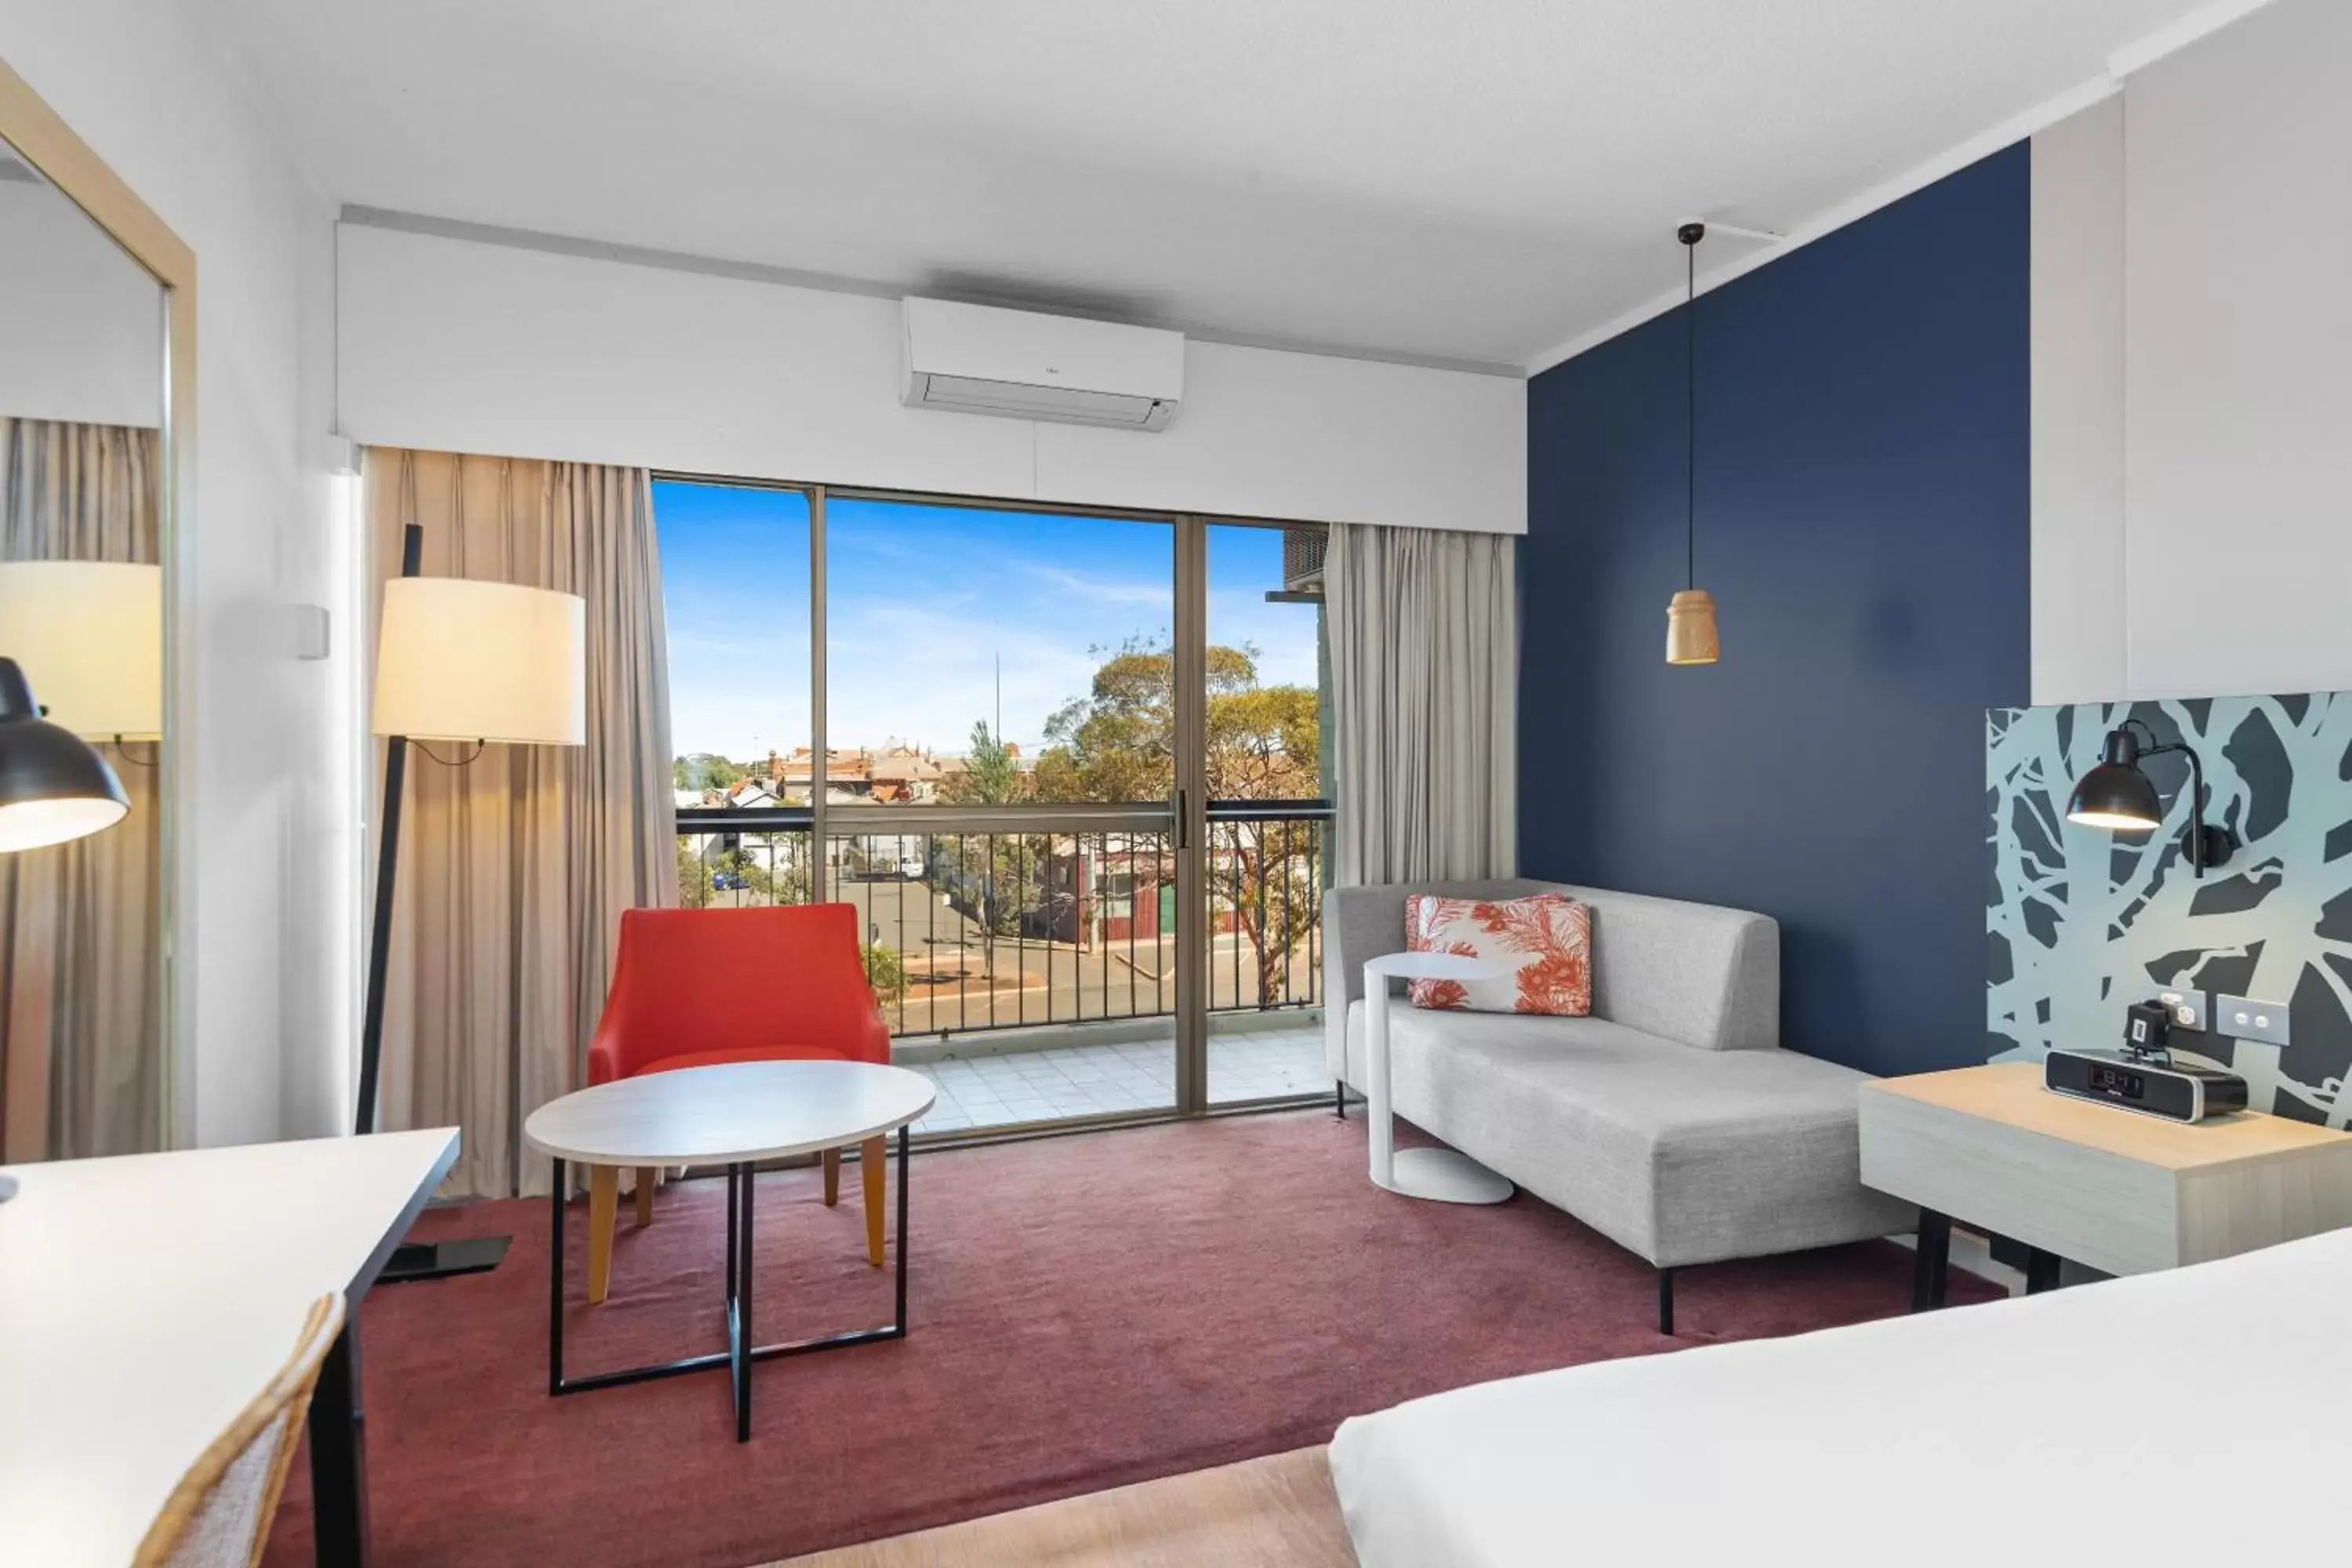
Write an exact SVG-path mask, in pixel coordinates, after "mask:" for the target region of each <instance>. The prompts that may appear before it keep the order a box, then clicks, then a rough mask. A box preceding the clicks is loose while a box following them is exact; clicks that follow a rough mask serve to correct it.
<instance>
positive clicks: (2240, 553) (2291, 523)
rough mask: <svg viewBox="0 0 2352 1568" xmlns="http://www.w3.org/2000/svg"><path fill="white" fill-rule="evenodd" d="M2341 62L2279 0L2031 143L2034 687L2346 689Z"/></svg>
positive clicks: (2350, 496)
mask: <svg viewBox="0 0 2352 1568" xmlns="http://www.w3.org/2000/svg"><path fill="white" fill-rule="evenodd" d="M2347 74H2352V6H2347V5H2343V4H2342V3H2341V0H2279V3H2278V4H2275V5H2271V6H2269V7H2267V8H2266V9H2263V10H2262V11H2259V12H2256V13H2255V14H2254V15H2252V16H2249V17H2247V18H2245V19H2243V20H2242V21H2239V22H2236V23H2234V24H2232V25H2231V26H2228V27H2226V28H2224V29H2222V30H2221V31H2220V32H2218V33H2215V34H2213V35H2212V36H2210V37H2207V38H2204V39H2202V40H2200V42H2198V43H2197V44H2195V45H2192V46H2191V47H2188V48H2186V49H2183V50H2182V51H2180V52H2179V53H2178V54H2175V55H2172V56H2169V57H2168V58H2164V59H2162V60H2160V61H2158V63H2156V64H2155V65H2152V66H2150V67H2148V68H2147V69H2145V70H2142V71H2140V72H2138V73H2137V74H2135V75H2134V76H2133V77H2131V79H2129V81H2128V83H2127V84H2126V88H2125V90H2124V94H2123V100H2122V102H2121V103H2120V105H2118V106H2116V107H2115V108H2114V109H2113V110H2109V111H2108V112H2110V113H2111V114H2112V115H2113V119H2114V123H2113V127H2112V129H2110V128H2107V127H2103V126H2101V125H2100V124H2098V123H2096V122H2095V121H2087V120H2086V117H2078V119H2077V120H2076V121H2068V122H2065V123H2063V124H2062V125H2060V126H2057V127H2053V129H2052V130H2051V131H2050V132H2044V133H2043V134H2042V135H2041V136H2037V137H2036V138H2035V148H2034V178H2035V184H2036V190H2035V196H2034V217H2035V222H2036V225H2037V233H2036V237H2035V246H2034V301H2033V303H2034V326H2033V334H2034V359H2035V370H2036V376H2035V388H2034V390H2035V406H2034V428H2033V437H2034V455H2035V512H2034V533H2035V548H2034V567H2035V574H2034V582H2033V595H2034V602H2035V616H2034V632H2035V637H2036V646H2035V648H2034V700H2035V701H2037V702H2045V701H2063V700H2082V699H2085V698H2092V697H2115V696H2124V695H2127V696H2135V697H2171V696H2200V695H2219V694H2226V693H2258V692H2270V691H2305V690H2334V689H2345V688H2352V634H2347V632H2346V631H2345V630H2344V628H2343V620H2342V616H2343V611H2342V605H2343V603H2344V597H2345V587H2346V584H2347V583H2352V293H2347V291H2346V290H2345V289H2342V288H2340V287H2337V286H2336V274H2337V273H2339V272H2340V271H2341V270H2342V258H2343V257H2345V256H2346V255H2347V254H2352V202H2347V201H2346V200H2345V199H2344V193H2345V181H2346V170H2347V166H2352V93H2348V92H2347V91H2346V89H2345V88H2346V81H2347ZM2095 112H2098V111H2095ZM2045 152H2047V153H2048V154H2049V155H2048V156H2047V157H2045ZM2069 214H2071V215H2072V216H2071V218H2065V216H2064V215H2069ZM2045 217H2055V218H2061V219H2063V220H2064V221H2071V222H2074V223H2075V224H2076V225H2078V226H2079V227H2080V229H2081V230H2083V231H2085V232H2077V233H2076V234H2075V235H2074V237H2073V239H2072V240H2071V241H2068V242H2064V243H2060V242H2056V241H2053V238H2052V237H2050V236H2047V235H2044V234H2043V233H2042V232H2040V226H2041V225H2042V223H2043V222H2044V221H2045ZM2097 226H2105V238H2102V237H2099V236H2097V235H2096V234H2095V233H2091V232H2087V231H2089V230H2093V229H2095V228H2096V227H2097ZM2112 299H2120V300H2122V302H2123V303H2122V308H2121V312H2120V321H2121V329H2120V342H2119V343H2116V344H2114V345H2112V346H2110V345H2109V344H2107V343H2106V342H2103V341H2102V339H2103V335H2104V334H2106V333H2108V332H2110V331H2113V330H2114V329H2113V327H2112V325H2111V323H2110V322H2109V321H2108V320H2107V315H2108V312H2109V310H2111V307H2110V306H2108V305H2107V304H2106V303H2105V301H2107V300H2112ZM2085 311H2087V313H2084V312H2085ZM2117 429H2120V432H2121V438H2120V441H2117V440H2116V437H2115V431H2116V430H2117ZM2069 615H2074V616H2077V617H2078V618H2079V622H2080V624H2079V626H2075V627H2074V628H2073V629H2072V630H2070V631H2068V632H2066V633H2064V634H2063V635H2053V636H2052V637H2051V640H2050V641H2049V643H2048V644H2047V645H2046V646H2045V645H2044V643H2043V641H2042V638H2043V637H2044V635H2045V627H2046V626H2054V623H2055V620H2056V619H2057V618H2060V617H2065V616H2069Z"/></svg>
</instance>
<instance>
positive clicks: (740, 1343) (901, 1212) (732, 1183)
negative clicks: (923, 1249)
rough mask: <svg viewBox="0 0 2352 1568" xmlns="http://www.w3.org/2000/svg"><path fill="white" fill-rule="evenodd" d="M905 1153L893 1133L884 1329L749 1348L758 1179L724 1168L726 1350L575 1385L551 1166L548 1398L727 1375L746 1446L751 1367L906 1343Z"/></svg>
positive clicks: (745, 1169) (903, 1130)
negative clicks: (567, 1364) (893, 1261)
mask: <svg viewBox="0 0 2352 1568" xmlns="http://www.w3.org/2000/svg"><path fill="white" fill-rule="evenodd" d="M912 1151H913V1135H912V1133H911V1131H909V1130H908V1128H907V1127H905V1126H903V1125H902V1126H901V1127H899V1129H898V1274H897V1278H896V1279H895V1280H894V1281H893V1284H894V1295H895V1301H894V1310H893V1314H892V1318H891V1321H889V1322H888V1323H887V1324H885V1325H882V1326H880V1327H877V1328H870V1329H852V1330H850V1331H847V1332H845V1333H834V1334H820V1335H818V1336H816V1337H815V1338H813V1339H804V1340H793V1341H791V1342H785V1343H779V1344H770V1345H763V1344H760V1343H758V1342H756V1341H755V1339H754V1336H753V1333H752V1326H751V1300H752V1289H751V1276H752V1273H753V1267H752V1266H753V1247H752V1245H751V1241H752V1236H753V1224H752V1207H753V1205H752V1194H753V1192H754V1190H755V1182H756V1179H757V1176H758V1172H757V1170H756V1169H755V1168H754V1167H753V1166H751V1164H750V1163H736V1164H730V1166H728V1168H727V1279H726V1285H727V1348H726V1349H725V1350H720V1351H710V1352H705V1353H703V1354H700V1355H690V1356H682V1357H680V1358H678V1359H677V1360H676V1361H667V1362H658V1363H654V1364H652V1365H648V1366H631V1367H621V1368H616V1369H615V1370H614V1371H611V1372H593V1373H587V1374H585V1375H583V1376H578V1377H573V1376H569V1375H567V1374H566V1373H564V1370H563V1229H564V1225H563V1222H564V1203H563V1195H564V1194H563V1172H564V1166H563V1162H562V1161H560V1160H559V1161H557V1162H556V1165H555V1180H556V1193H555V1197H554V1199H553V1209H554V1219H553V1225H554V1237H553V1243H552V1246H551V1248H550V1252H551V1257H550V1260H549V1262H550V1269H551V1279H549V1282H548V1393H549V1394H584V1393H586V1392H587V1391H588V1390H590V1389H592V1388H617V1387H619V1386H621V1385H622V1384H630V1383H649V1382H652V1381H653V1380H654V1379H656V1378H662V1377H677V1376H678V1375H680V1374H682V1373H689V1372H717V1371H720V1370H722V1369H723V1370H724V1371H725V1372H726V1373H728V1381H729V1385H730V1392H731V1394H733V1397H734V1405H735V1440H736V1441H737V1442H739V1443H740V1442H748V1441H749V1440H750V1438H751V1367H752V1364H753V1363H757V1362H763V1361H769V1360H772V1359H773V1358H775V1357H777V1356H791V1355H805V1354H808V1353H809V1352H814V1351H830V1350H841V1349H845V1348H846V1347H847V1346H850V1345H865V1344H872V1343H874V1342H877V1341H878V1340H898V1339H904V1338H906V1337H907V1214H908V1198H907V1194H908V1181H907V1173H908V1163H909V1160H910V1157H911V1154H912Z"/></svg>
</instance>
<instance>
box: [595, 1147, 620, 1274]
mask: <svg viewBox="0 0 2352 1568" xmlns="http://www.w3.org/2000/svg"><path fill="white" fill-rule="evenodd" d="M620 1206H621V1167H620V1166H618V1165H591V1166H589V1167H588V1300H591V1301H601V1300H604V1292H605V1291H606V1290H607V1289H610V1287H611V1286H612V1283H613V1225H614V1221H615V1220H616V1219H618V1217H619V1215H618V1212H617V1211H618V1210H619V1208H620Z"/></svg>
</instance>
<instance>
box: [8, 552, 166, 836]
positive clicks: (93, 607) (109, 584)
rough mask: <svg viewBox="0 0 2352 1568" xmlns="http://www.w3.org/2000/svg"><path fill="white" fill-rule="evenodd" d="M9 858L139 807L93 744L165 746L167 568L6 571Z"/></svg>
mask: <svg viewBox="0 0 2352 1568" xmlns="http://www.w3.org/2000/svg"><path fill="white" fill-rule="evenodd" d="M0 638H5V645H6V657H5V658H0V667H5V670H0V853H7V852H11V851H16V850H23V849H34V848H38V847H42V846H44V845H48V844H62V843H65V842H67V841H68V840H70V839H74V838H79V837H83V836H84V835H86V834H91V833H96V832H98V831H99V830H100V829H101V828H106V827H111V826H114V825H115V824H116V823H118V822H120V821H121V820H122V819H123V817H124V816H127V815H129V813H130V810H131V802H130V798H129V796H127V795H125V794H124V793H123V789H122V781H121V779H119V778H117V777H116V776H115V773H114V769H113V768H112V766H111V765H110V764H109V763H108V762H107V760H106V759H105V758H104V757H103V756H101V755H100V753H99V752H98V751H97V749H96V748H95V747H94V746H92V745H90V744H89V742H92V741H112V742H129V741H157V740H161V739H162V738H163V569H162V568H161V567H158V566H153V565H142V564H137V563H128V562H106V561H8V562H0ZM36 690H37V691H38V692H39V698H38V699H36V698H35V696H34V693H35V691H36ZM133 760H136V759H133Z"/></svg>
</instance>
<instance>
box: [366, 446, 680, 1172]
mask: <svg viewBox="0 0 2352 1568" xmlns="http://www.w3.org/2000/svg"><path fill="white" fill-rule="evenodd" d="M364 472H365V476H366V479H365V487H364V488H365V493H366V496H367V504H368V517H369V524H370V530H371V534H372V537H373V541H374V549H375V563H376V575H377V580H378V582H379V583H381V582H382V580H383V579H384V578H387V577H392V576H396V575H398V574H399V571H400V552H401V532H402V525H403V524H404V523H405V522H407V521H411V520H414V521H416V522H418V523H419V524H421V525H422V527H423V530H424V555H423V562H422V565H421V567H420V570H421V571H422V572H423V573H424V574H425V575H427V576H455V577H475V578H482V579H487V580H490V581H496V582H504V583H516V584H524V585H526V586H530V587H537V588H555V589H560V590H562V591H563V592H566V593H572V594H578V595H581V596H582V597H583V599H585V600H586V601H587V605H588V642H587V659H588V670H587V676H588V738H587V743H586V744H585V745H583V746H577V747H556V746H489V747H486V748H484V749H483V750H482V752H481V754H480V755H479V756H478V757H476V758H474V759H473V760H472V761H470V762H465V763H462V764H460V763H457V759H458V758H460V757H462V756H464V755H465V754H466V753H467V752H469V751H470V750H471V748H469V747H458V748H452V747H446V746H442V745H437V744H436V745H435V746H434V747H432V748H431V750H430V751H429V752H427V751H425V750H424V749H423V748H421V747H419V746H417V745H415V744H414V743H412V745H411V746H410V749H409V764H408V795H407V805H406V812H405V814H404V817H403V826H402V834H401V847H400V868H399V884H398V889H397V897H396V899H395V902H394V936H393V943H392V954H391V962H390V964H389V966H388V969H387V984H386V991H385V994H386V1005H385V1009H384V1017H385V1028H384V1046H383V1080H382V1081H383V1087H382V1124H383V1126H385V1127H388V1128H394V1127H432V1126H446V1125H449V1124H453V1123H454V1124H456V1125H457V1126H458V1127H460V1128H461V1129H463V1131H464V1134H465V1141H464V1150H463V1152H462V1153H461V1154H460V1156H459V1159H458V1163H457V1166H456V1168H455V1169H453V1170H452V1171H451V1173H450V1176H449V1180H448V1182H447V1183H446V1184H445V1185H444V1188H443V1191H444V1193H445V1194H448V1195H466V1196H488V1195H498V1194H539V1193H544V1192H545V1191H546V1190H547V1183H548V1169H547V1162H546V1161H545V1160H544V1159H541V1158H538V1157H534V1156H530V1155H528V1154H527V1153H526V1152H524V1151H523V1149H522V1143H521V1127H522V1121H523V1118H524V1117H525V1116H527V1115H528V1114H529V1113H530V1111H531V1110H533V1109H535V1108H537V1107H538V1106H540V1105H542V1104H544V1103H546V1102H547V1101H548V1100H552V1099H554V1098H556V1097H557V1096H559V1095H562V1094H566V1093H569V1092H570V1091H571V1090H572V1089H577V1088H579V1087H580V1085H581V1083H582V1082H583V1072H584V1066H585V1061H586V1054H587V1041H588V1036H589V1034H590V1032H591V1031H592V1030H593V1028H594V1027H595V1023H596V1018H597V1015H598V1013H599V1011H600V1010H601V1009H602V1007H603V1005H604V991H605V986H606V984H607V982H608V981H609V979H610V975H611V965H612V952H613V945H614V942H616V941H617V940H618V935H619V927H620V912H621V910H625V909H627V908H630V907H632V906H633V905H639V904H654V903H659V902H674V901H675V900H676V896H677V895H676V889H675V887H674V883H675V880H676V879H675V877H674V876H673V875H671V874H670V873H671V871H672V868H673V867H674V864H675V859H676V849H675V847H674V844H675V839H676V836H677V826H676V815H675V802H674V797H673V795H672V794H671V785H670V775H669V769H668V766H667V760H666V759H667V756H668V747H669V710H668V703H669V678H668V660H667V651H666V647H665V640H664V628H663V622H662V596H661V566H660V557H659V554H658V551H657V548H656V540H655V536H654V522H653V491H652V483H651V479H650V477H649V476H648V475H647V474H646V471H645V470H644V469H642V468H607V467H603V466H600V465H594V464H583V463H547V462H537V461H529V460H523V459H509V458H473V457H457V456H452V455H450V454H446V453H436V452H404V451H396V450H390V449H376V450H371V451H370V452H369V453H368V454H367V458H366V466H365V469H364ZM436 753H437V754H438V756H439V757H440V758H442V759H446V761H436V760H435V758H436ZM380 755H381V753H379V756H380ZM378 773H379V777H380V776H381V767H380V766H379V770H378Z"/></svg>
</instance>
